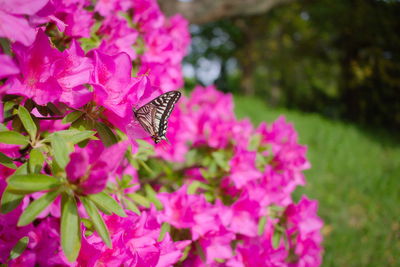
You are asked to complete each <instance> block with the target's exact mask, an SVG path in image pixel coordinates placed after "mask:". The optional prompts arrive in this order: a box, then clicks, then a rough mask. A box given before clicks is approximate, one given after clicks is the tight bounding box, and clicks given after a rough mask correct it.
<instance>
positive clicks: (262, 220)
mask: <svg viewBox="0 0 400 267" xmlns="http://www.w3.org/2000/svg"><path fill="white" fill-rule="evenodd" d="M266 222H267V216H262V217H261V218H260V220H259V221H258V235H263V234H264V230H265V223H266Z"/></svg>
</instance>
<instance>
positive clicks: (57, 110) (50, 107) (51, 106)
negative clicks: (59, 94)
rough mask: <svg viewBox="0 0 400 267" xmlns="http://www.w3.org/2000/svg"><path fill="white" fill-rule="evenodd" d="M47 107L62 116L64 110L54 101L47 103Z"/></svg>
mask: <svg viewBox="0 0 400 267" xmlns="http://www.w3.org/2000/svg"><path fill="white" fill-rule="evenodd" d="M46 107H47V108H48V109H49V110H50V111H51V112H52V113H53V114H55V115H58V116H61V115H62V112H61V111H60V110H59V109H58V108H57V107H56V105H54V104H53V103H51V102H49V103H47V105H46Z"/></svg>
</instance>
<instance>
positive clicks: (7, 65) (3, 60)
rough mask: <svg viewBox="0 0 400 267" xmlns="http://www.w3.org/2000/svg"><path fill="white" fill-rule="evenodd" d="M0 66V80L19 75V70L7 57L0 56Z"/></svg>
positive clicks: (4, 55)
mask: <svg viewBox="0 0 400 267" xmlns="http://www.w3.org/2000/svg"><path fill="white" fill-rule="evenodd" d="M0 65H1V69H0V79H3V78H6V77H8V76H11V75H13V74H17V73H19V68H18V67H17V65H16V64H15V62H14V61H13V59H12V58H11V57H10V56H9V55H6V54H0Z"/></svg>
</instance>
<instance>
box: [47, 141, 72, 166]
mask: <svg viewBox="0 0 400 267" xmlns="http://www.w3.org/2000/svg"><path fill="white" fill-rule="evenodd" d="M51 146H52V147H53V150H54V158H55V160H56V162H57V164H58V165H59V166H60V167H61V168H62V169H65V167H66V166H67V164H68V162H69V153H68V147H67V144H66V143H65V141H64V138H62V137H61V136H60V135H59V134H58V133H54V135H53V137H52V138H51Z"/></svg>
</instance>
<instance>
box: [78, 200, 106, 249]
mask: <svg viewBox="0 0 400 267" xmlns="http://www.w3.org/2000/svg"><path fill="white" fill-rule="evenodd" d="M79 199H80V200H81V202H82V204H83V206H84V207H85V210H86V213H87V214H88V215H89V217H90V219H92V222H93V225H94V229H96V232H97V233H98V234H99V236H100V237H101V239H102V240H103V241H104V243H105V244H106V245H107V247H109V248H112V244H111V239H110V234H109V233H108V229H107V226H106V224H105V223H104V220H103V217H101V215H100V213H99V211H98V209H97V208H96V205H95V204H94V203H93V202H92V201H91V200H90V199H89V198H87V197H80V198H79Z"/></svg>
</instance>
